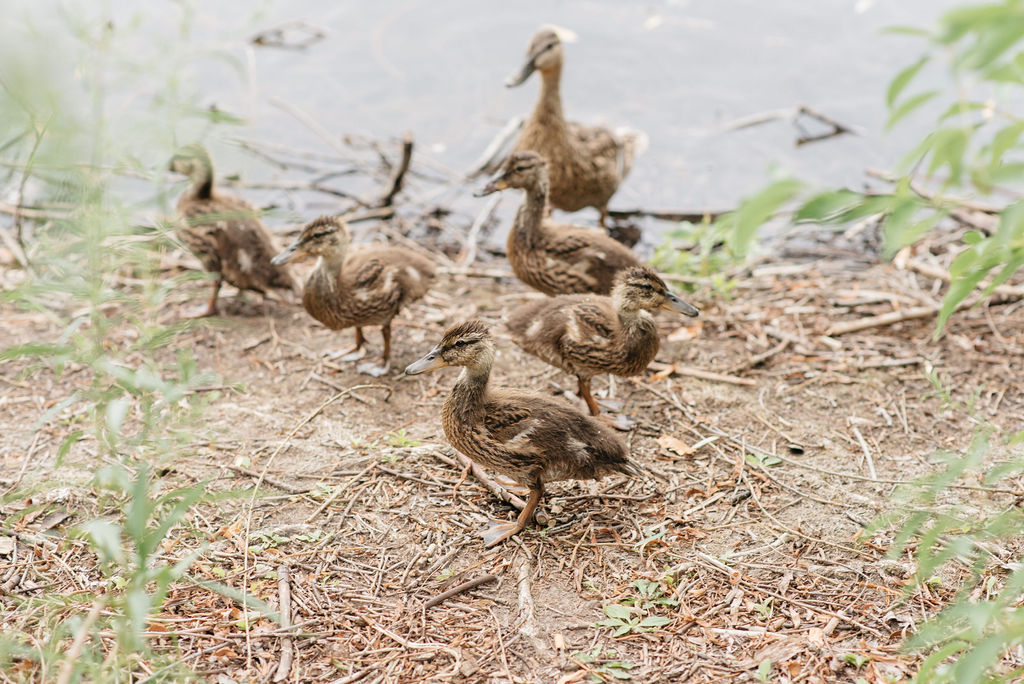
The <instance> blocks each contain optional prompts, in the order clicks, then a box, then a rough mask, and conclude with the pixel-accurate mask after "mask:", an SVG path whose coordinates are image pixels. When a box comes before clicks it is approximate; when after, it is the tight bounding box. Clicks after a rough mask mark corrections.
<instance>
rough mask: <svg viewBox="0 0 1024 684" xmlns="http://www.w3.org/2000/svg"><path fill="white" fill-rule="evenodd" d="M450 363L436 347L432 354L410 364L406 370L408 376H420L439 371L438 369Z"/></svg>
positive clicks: (431, 351)
mask: <svg viewBox="0 0 1024 684" xmlns="http://www.w3.org/2000/svg"><path fill="white" fill-rule="evenodd" d="M447 365H448V363H447V362H446V361H445V360H444V359H443V358H441V350H440V349H438V348H437V347H434V348H433V349H431V350H430V352H429V353H428V354H427V355H426V356H424V357H423V358H422V359H420V360H419V361H416V362H414V363H411V364H409V366H408V367H407V368H406V369H405V374H406V375H419V374H420V373H426V372H427V371H432V370H437V369H438V368H444V367H445V366H447Z"/></svg>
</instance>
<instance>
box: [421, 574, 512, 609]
mask: <svg viewBox="0 0 1024 684" xmlns="http://www.w3.org/2000/svg"><path fill="white" fill-rule="evenodd" d="M496 579H498V578H497V577H495V576H494V575H491V574H487V575H481V576H480V577H477V578H475V579H471V580H469V581H468V582H463V583H462V584H459V585H456V586H454V587H452V588H451V589H449V590H448V591H445V592H443V593H440V594H438V595H437V596H435V597H434V598H432V599H430V600H429V601H427V602H426V603H424V604H423V607H424V608H433V607H434V606H437V605H440V604H442V603H444V602H445V601H447V600H448V599H450V598H451V597H452V596H457V595H459V594H461V593H462V592H464V591H469V590H470V589H476V588H477V587H479V586H480V585H481V584H487V583H488V582H493V581H494V580H496Z"/></svg>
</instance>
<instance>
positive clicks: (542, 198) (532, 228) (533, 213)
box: [513, 177, 548, 246]
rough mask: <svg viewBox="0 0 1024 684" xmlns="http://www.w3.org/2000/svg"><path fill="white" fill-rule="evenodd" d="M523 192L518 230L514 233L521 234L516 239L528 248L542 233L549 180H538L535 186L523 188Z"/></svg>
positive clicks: (518, 217) (517, 217)
mask: <svg viewBox="0 0 1024 684" xmlns="http://www.w3.org/2000/svg"><path fill="white" fill-rule="evenodd" d="M523 191H524V193H525V196H524V198H523V204H522V205H521V206H520V207H519V211H518V212H517V216H516V222H515V227H516V228H517V229H518V230H515V231H513V233H514V234H515V233H519V234H518V235H515V236H514V237H515V238H516V239H519V240H525V241H526V242H527V246H529V245H532V244H533V243H534V242H535V241H536V238H537V236H538V235H539V234H540V232H541V226H542V225H543V223H544V217H545V216H547V204H548V181H547V178H543V177H542V178H539V179H537V182H536V183H535V184H533V185H531V186H528V187H526V188H523Z"/></svg>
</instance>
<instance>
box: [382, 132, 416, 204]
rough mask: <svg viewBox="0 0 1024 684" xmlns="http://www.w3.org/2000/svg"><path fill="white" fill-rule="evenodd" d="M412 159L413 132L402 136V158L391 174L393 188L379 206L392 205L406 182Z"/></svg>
mask: <svg viewBox="0 0 1024 684" xmlns="http://www.w3.org/2000/svg"><path fill="white" fill-rule="evenodd" d="M411 161H412V133H406V134H405V135H404V136H402V160H401V161H400V162H398V166H397V167H396V168H395V171H394V173H392V174H391V188H390V189H389V190H388V191H387V193H385V194H384V196H383V197H381V198H380V200H378V202H377V206H378V207H390V206H391V204H392V203H393V202H394V201H395V195H397V194H398V193H399V192H401V191H402V184H403V183H404V182H405V173H406V171H408V170H409V163H410V162H411Z"/></svg>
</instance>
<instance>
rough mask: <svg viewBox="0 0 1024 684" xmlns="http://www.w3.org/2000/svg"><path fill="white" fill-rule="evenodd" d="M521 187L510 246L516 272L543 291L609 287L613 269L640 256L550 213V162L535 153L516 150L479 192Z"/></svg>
mask: <svg viewBox="0 0 1024 684" xmlns="http://www.w3.org/2000/svg"><path fill="white" fill-rule="evenodd" d="M508 188H517V189H521V190H523V191H524V192H525V197H524V199H523V203H522V205H520V207H519V211H517V212H516V217H515V221H514V222H513V223H512V229H511V230H510V231H509V233H508V242H507V245H506V250H507V253H508V260H509V263H510V264H511V265H512V270H513V271H514V272H515V274H516V276H517V277H518V278H519V279H520V280H521V281H523V282H524V283H526V284H527V285H529V286H530V287H532V288H534V289H536V290H540V291H541V292H543V293H544V294H548V295H557V294H570V293H574V292H578V293H582V292H595V293H597V294H608V293H609V292H611V289H612V283H613V282H614V280H615V274H616V273H618V272H619V271H621V270H622V269H625V268H629V267H630V266H639V265H640V260H639V259H637V258H636V256H635V255H634V254H633V253H632V252H631V251H629V249H628V248H627V247H626V246H625V245H623V244H621V243H619V242H616V241H615V240H613V239H612V238H610V237H608V236H607V235H605V234H603V233H601V232H598V231H597V230H594V229H591V228H583V227H580V226H571V225H566V224H559V223H555V222H554V221H552V220H551V219H550V218H548V217H547V216H546V211H545V207H546V206H547V195H548V164H547V163H546V162H545V161H544V159H543V158H542V157H541V156H540V155H539V154H537V153H536V152H515V153H513V154H512V155H511V156H510V157H509V158H508V161H506V162H505V167H504V170H503V173H502V174H501V175H500V176H498V177H497V178H496V179H494V180H493V181H492V182H490V183H488V184H487V186H486V187H484V189H483V190H481V191H480V192H479V193H478V194H479V195H481V196H483V195H489V194H491V193H493V192H497V191H499V190H506V189H508Z"/></svg>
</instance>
